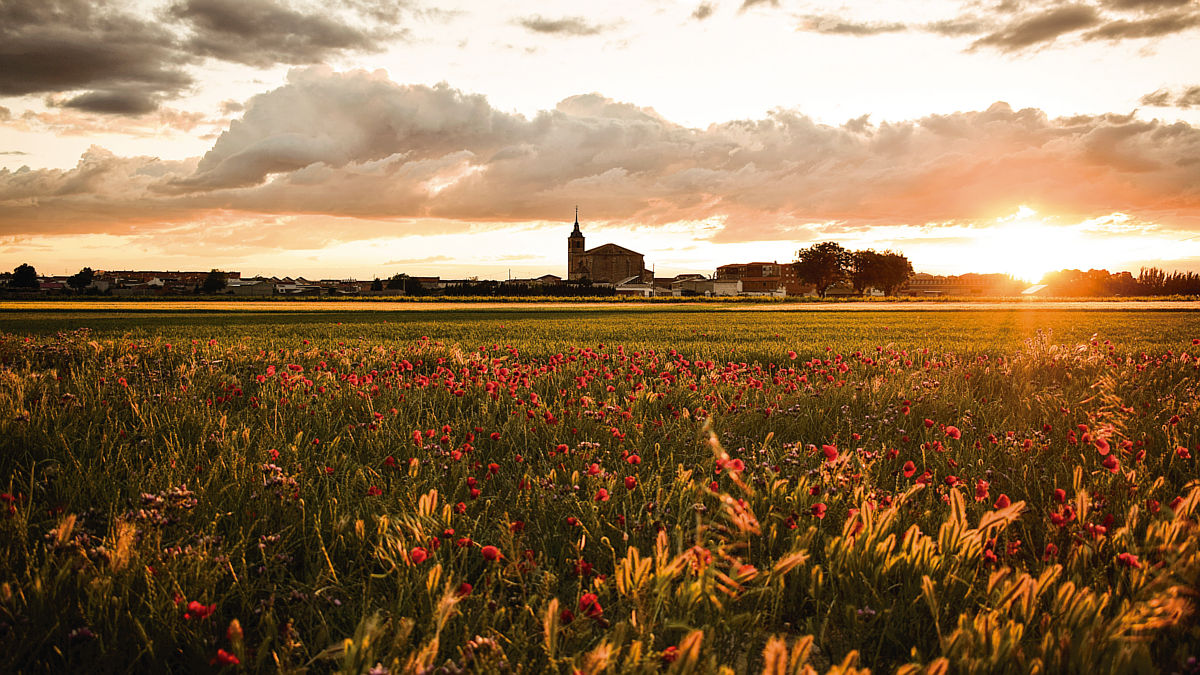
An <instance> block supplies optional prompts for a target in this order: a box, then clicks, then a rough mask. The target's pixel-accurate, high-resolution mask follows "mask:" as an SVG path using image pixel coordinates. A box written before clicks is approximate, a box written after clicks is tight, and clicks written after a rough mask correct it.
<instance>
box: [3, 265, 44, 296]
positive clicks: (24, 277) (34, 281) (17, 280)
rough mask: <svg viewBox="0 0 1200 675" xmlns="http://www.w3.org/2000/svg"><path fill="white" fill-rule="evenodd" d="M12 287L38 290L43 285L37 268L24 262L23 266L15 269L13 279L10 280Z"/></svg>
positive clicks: (9, 283)
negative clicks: (39, 280) (39, 279)
mask: <svg viewBox="0 0 1200 675" xmlns="http://www.w3.org/2000/svg"><path fill="white" fill-rule="evenodd" d="M8 286H9V287H10V288H27V289H31V290H35V291H36V290H37V289H39V288H41V287H42V285H41V283H39V282H38V273H37V270H35V269H33V265H30V264H28V263H22V264H21V266H19V267H17V269H15V270H13V275H12V279H11V280H10V281H9V282H8Z"/></svg>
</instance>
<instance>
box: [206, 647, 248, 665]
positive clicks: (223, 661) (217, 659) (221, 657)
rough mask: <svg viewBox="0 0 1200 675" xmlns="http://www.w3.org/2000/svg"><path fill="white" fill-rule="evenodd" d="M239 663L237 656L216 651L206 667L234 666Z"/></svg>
mask: <svg viewBox="0 0 1200 675" xmlns="http://www.w3.org/2000/svg"><path fill="white" fill-rule="evenodd" d="M239 663H241V661H239V660H238V657H237V656H235V655H233V654H230V653H229V652H227V651H225V650H224V649H218V650H217V655H216V656H214V657H213V658H212V660H211V661H209V662H208V665H210V666H218V665H219V666H236V665H238V664H239Z"/></svg>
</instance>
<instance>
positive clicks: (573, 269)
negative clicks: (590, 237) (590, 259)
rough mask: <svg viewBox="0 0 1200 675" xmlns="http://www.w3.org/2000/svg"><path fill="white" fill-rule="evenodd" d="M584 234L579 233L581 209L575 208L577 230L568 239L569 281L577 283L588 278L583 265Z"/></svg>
mask: <svg viewBox="0 0 1200 675" xmlns="http://www.w3.org/2000/svg"><path fill="white" fill-rule="evenodd" d="M582 257H583V233H582V232H580V231H579V207H578V206H576V207H575V229H574V230H572V231H571V236H569V237H567V280H568V281H576V280H578V279H582V278H584V277H585V276H587V273H586V271H585V270H584V269H583V267H584V266H583V265H582V262H583V260H582Z"/></svg>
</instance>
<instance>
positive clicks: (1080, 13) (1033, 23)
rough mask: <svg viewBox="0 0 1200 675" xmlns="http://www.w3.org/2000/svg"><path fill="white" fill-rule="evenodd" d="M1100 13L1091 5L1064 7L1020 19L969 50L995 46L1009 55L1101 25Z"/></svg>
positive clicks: (989, 35)
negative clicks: (1009, 53)
mask: <svg viewBox="0 0 1200 675" xmlns="http://www.w3.org/2000/svg"><path fill="white" fill-rule="evenodd" d="M1100 21H1101V18H1100V14H1099V13H1098V12H1097V11H1096V8H1095V7H1092V6H1090V5H1063V6H1059V7H1054V8H1052V9H1049V10H1046V11H1043V12H1040V13H1038V14H1034V15H1032V16H1022V17H1020V18H1018V19H1017V20H1015V21H1013V22H1012V23H1010V24H1008V25H1007V26H1005V27H1003V28H1002V29H1000V30H998V31H996V32H994V33H990V34H988V35H985V36H983V37H981V38H979V39H978V40H976V41H975V42H974V43H972V45H971V48H972V49H975V48H978V47H994V48H996V49H999V50H1000V51H1006V52H1012V51H1019V50H1022V49H1026V48H1028V47H1032V46H1035V45H1043V44H1048V43H1051V42H1054V40H1055V39H1057V38H1058V37H1060V36H1062V35H1065V34H1067V33H1072V32H1075V31H1077V30H1080V29H1083V28H1088V27H1091V26H1094V25H1096V24H1098V23H1100Z"/></svg>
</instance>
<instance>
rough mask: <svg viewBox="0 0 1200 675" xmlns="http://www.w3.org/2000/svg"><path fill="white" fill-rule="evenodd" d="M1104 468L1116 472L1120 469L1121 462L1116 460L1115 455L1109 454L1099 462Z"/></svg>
mask: <svg viewBox="0 0 1200 675" xmlns="http://www.w3.org/2000/svg"><path fill="white" fill-rule="evenodd" d="M1101 464H1103V465H1104V468H1106V469H1108V471H1109V473H1117V472H1118V471H1120V470H1121V462H1120V461H1118V460H1117V458H1116V456H1115V455H1109V456H1107V457H1105V458H1104V461H1103V462H1101Z"/></svg>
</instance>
